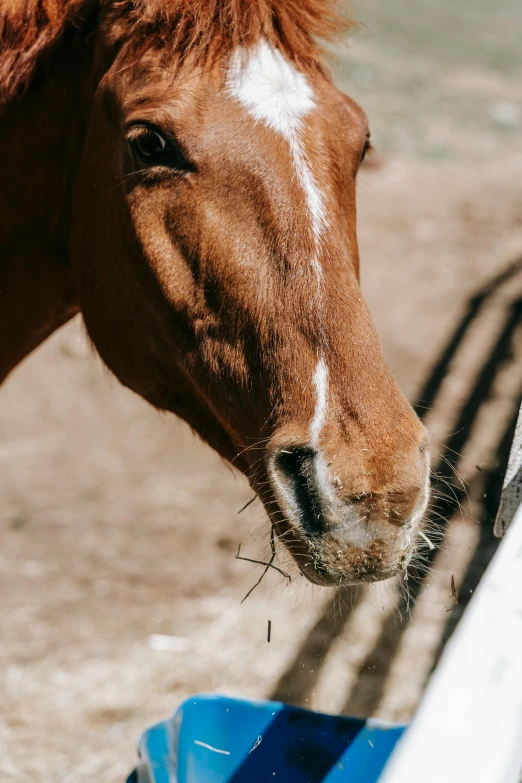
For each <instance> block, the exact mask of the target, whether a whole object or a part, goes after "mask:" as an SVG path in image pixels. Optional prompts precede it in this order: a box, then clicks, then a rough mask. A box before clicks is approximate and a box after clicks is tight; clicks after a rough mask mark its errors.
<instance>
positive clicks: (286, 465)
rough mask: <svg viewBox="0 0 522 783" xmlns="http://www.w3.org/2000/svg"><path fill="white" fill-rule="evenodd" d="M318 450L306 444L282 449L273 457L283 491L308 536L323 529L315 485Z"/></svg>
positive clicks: (319, 501)
mask: <svg viewBox="0 0 522 783" xmlns="http://www.w3.org/2000/svg"><path fill="white" fill-rule="evenodd" d="M316 458H317V452H316V451H315V449H311V448H309V447H306V446H295V447H292V448H289V449H281V450H280V451H278V452H277V454H276V455H275V457H274V468H275V471H276V474H277V477H278V478H279V480H280V482H281V483H282V485H283V487H284V493H283V494H285V495H286V494H288V495H290V497H289V500H290V502H291V505H293V506H294V508H296V510H297V516H298V518H299V522H300V524H301V526H302V527H303V529H304V531H305V532H306V533H308V534H309V535H312V536H313V535H320V534H321V533H323V532H324V530H325V522H324V516H323V511H322V502H321V497H320V494H319V489H318V484H317V468H316Z"/></svg>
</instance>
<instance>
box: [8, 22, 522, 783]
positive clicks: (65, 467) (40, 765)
mask: <svg viewBox="0 0 522 783" xmlns="http://www.w3.org/2000/svg"><path fill="white" fill-rule="evenodd" d="M390 24H391V23H390ZM386 40H387V41H388V42H389V40H390V38H389V36H388V38H386ZM373 46H374V44H373V43H370V44H368V43H367V42H366V41H365V40H362V41H361V42H360V43H359V44H357V45H356V46H354V48H353V51H351V52H350V55H349V59H350V62H352V61H353V62H356V61H358V62H359V67H362V66H360V63H361V62H362V61H363V60H364V61H365V62H366V63H368V62H370V60H371V63H373V65H372V68H374V70H375V73H377V76H376V77H375V79H376V83H377V84H378V88H377V87H375V88H374V89H373V92H372V91H370V92H371V94H370V93H369V94H368V95H367V98H368V100H367V103H368V104H369V107H370V111H369V113H370V117H371V118H372V121H373V118H375V120H376V122H375V124H376V127H377V130H376V134H377V136H378V137H379V138H380V139H381V140H382V144H381V145H380V146H381V157H382V162H383V165H382V166H381V167H379V168H368V169H366V170H364V171H363V172H362V173H361V175H360V181H359V237H360V245H361V257H362V265H363V289H364V292H365V296H366V298H367V301H368V303H369V306H370V309H371V311H372V314H373V317H374V319H375V322H376V324H377V327H378V330H379V333H380V335H381V339H382V342H383V346H384V350H385V354H386V356H387V359H388V361H389V363H390V365H391V367H392V369H393V371H394V373H395V375H396V377H397V378H398V380H399V382H400V384H401V385H402V387H403V389H404V390H405V391H406V393H407V394H408V395H409V397H410V399H412V400H416V401H417V402H419V411H420V412H422V413H424V414H425V415H426V422H427V424H428V426H429V428H430V430H431V432H432V436H433V440H434V462H435V468H436V470H437V472H438V473H441V474H442V478H441V481H442V484H441V485H440V486H441V487H443V486H444V485H443V481H444V480H445V478H448V477H449V475H450V474H447V473H446V472H445V471H446V467H445V466H446V463H445V462H444V459H440V458H439V456H438V455H442V457H443V458H444V457H445V458H446V459H448V460H449V461H450V462H452V461H453V462H454V463H455V464H456V467H457V470H458V473H459V475H460V476H462V477H463V478H464V479H465V481H466V482H467V483H466V492H467V495H468V496H469V498H467V497H466V493H464V492H462V491H461V489H460V485H459V480H458V479H457V477H456V476H453V477H452V478H451V482H452V483H453V484H455V487H456V489H455V492H456V493H457V496H458V498H457V499H458V500H461V501H462V503H463V504H464V509H463V510H462V511H459V510H458V508H457V507H456V504H455V503H451V502H449V501H448V499H447V498H444V497H442V498H439V497H438V495H436V497H435V498H434V502H435V503H436V504H437V503H440V504H441V505H440V506H439V507H438V508H439V511H440V513H441V514H442V516H443V517H449V518H450V522H449V524H448V525H447V526H446V528H447V529H446V536H445V541H444V544H443V545H442V546H441V548H440V549H439V550H438V552H437V555H436V558H435V561H434V564H435V568H434V571H433V573H432V574H431V575H430V576H429V578H428V579H427V580H425V581H424V582H423V584H422V587H421V588H419V587H417V586H415V585H410V588H411V592H412V594H413V598H414V599H415V601H414V606H413V607H412V611H411V612H408V610H407V606H406V600H405V598H404V597H403V596H404V586H401V585H396V584H386V583H385V584H383V585H380V586H375V587H371V588H368V589H365V590H363V589H359V590H349V589H346V588H345V589H343V590H340V591H331V590H326V589H320V588H313V587H312V586H310V585H309V584H308V583H306V582H305V581H304V580H303V579H302V578H298V577H297V576H296V574H295V569H293V570H292V573H293V575H294V577H295V578H294V579H293V581H292V583H291V584H290V585H288V584H287V583H286V580H284V579H283V578H282V577H280V576H278V575H277V574H273V575H272V574H269V575H268V576H267V578H266V580H265V581H264V583H263V584H262V585H261V586H260V587H259V588H258V589H257V590H256V591H255V592H254V593H253V594H252V595H251V596H250V597H249V599H248V600H247V601H246V602H245V603H244V604H241V603H240V602H241V599H242V598H243V596H244V595H245V593H246V592H247V590H248V589H249V588H250V587H251V586H252V584H253V583H254V582H255V581H256V579H257V578H258V575H259V569H258V567H256V566H253V565H250V564H248V563H244V562H238V561H237V560H235V558H234V554H235V552H236V551H237V546H238V543H241V544H242V547H243V552H244V553H245V554H247V555H248V556H251V557H254V558H262V557H263V556H264V555H265V554H266V551H267V542H268V525H267V521H266V517H265V515H264V513H263V511H262V509H261V506H260V504H259V503H258V502H257V501H256V502H255V503H253V504H252V505H251V506H250V507H249V508H248V509H246V510H245V511H244V512H243V513H242V514H241V515H238V514H237V512H238V510H239V509H240V508H241V507H242V506H243V505H244V503H245V502H246V501H247V500H248V499H249V498H250V497H251V493H250V491H249V488H248V486H247V484H246V482H245V480H244V479H242V478H241V477H239V476H238V475H237V474H235V473H234V472H232V471H231V469H229V468H228V467H227V466H226V465H225V464H223V463H222V462H221V461H220V460H219V458H217V457H216V456H215V455H214V454H213V453H212V452H211V451H210V450H209V449H208V447H206V446H204V445H203V444H202V443H200V442H199V441H198V440H197V439H196V438H195V437H194V436H193V435H192V434H191V432H190V431H189V430H188V428H187V427H186V426H185V425H184V424H183V423H181V422H179V421H176V420H174V419H173V418H171V417H166V416H163V415H160V414H158V413H157V412H155V411H154V410H153V409H151V408H150V407H148V406H147V405H146V404H145V403H144V402H143V401H142V400H141V399H139V398H138V397H136V396H135V395H133V394H132V393H131V392H129V391H127V390H125V389H123V388H122V387H120V386H119V385H118V384H117V382H116V381H115V380H114V379H113V378H112V377H111V376H110V375H109V373H108V372H107V371H106V370H105V369H104V368H103V366H102V365H101V362H100V360H99V359H98V358H97V357H96V356H95V355H94V354H93V353H92V351H91V349H90V348H89V347H88V344H87V341H86V339H85V336H84V333H83V330H82V325H81V322H80V321H79V320H76V321H74V322H73V323H71V324H69V325H68V326H66V327H65V328H64V329H62V330H61V331H60V332H59V333H58V334H56V335H55V336H54V337H53V338H52V339H50V340H49V341H48V342H47V343H46V344H45V345H44V346H43V347H42V348H41V349H39V350H38V351H37V352H36V353H35V354H34V355H33V356H31V357H29V358H28V359H27V360H26V361H25V362H24V364H23V365H22V366H21V367H20V368H19V369H17V370H16V372H14V373H13V374H12V376H11V377H10V378H9V379H8V381H7V383H6V384H5V386H4V387H3V388H2V390H1V393H0V493H1V499H2V501H1V504H0V526H1V542H2V543H1V549H0V580H1V585H2V588H1V591H0V628H1V640H2V643H1V645H0V683H1V685H0V693H1V694H2V698H1V699H0V773H1V778H2V780H3V781H41V783H47V781H49V783H51V781H56V780H59V781H60V782H61V783H87V781H89V783H91V781H94V780H104V781H106V783H121V782H122V781H123V780H124V779H125V776H126V774H127V773H128V772H129V770H130V769H131V767H132V765H133V763H134V761H135V744H136V740H137V738H138V736H139V734H140V732H141V731H142V730H143V729H144V728H146V727H147V726H148V725H149V724H150V723H152V722H154V721H156V720H159V719H162V718H164V717H165V716H167V715H168V714H169V713H171V712H172V711H173V710H174V709H175V708H176V706H177V705H178V703H179V702H180V701H181V700H182V699H183V698H185V697H186V696H188V695H190V694H192V693H195V692H202V691H219V692H224V693H228V694H232V695H242V696H261V697H270V696H275V697H277V698H283V699H287V700H288V701H291V702H294V703H298V704H304V705H311V706H313V707H314V708H315V709H319V710H324V711H331V712H349V713H353V714H374V715H378V716H381V717H385V718H389V719H392V720H405V719H408V717H409V716H410V715H411V712H412V710H413V709H414V707H415V705H416V703H417V701H418V698H419V696H420V694H421V692H422V687H423V685H424V682H425V680H426V677H427V676H428V674H429V671H430V668H431V666H432V664H433V661H434V659H435V658H436V656H437V655H438V653H439V650H440V640H441V638H443V639H444V638H446V637H447V636H448V634H449V633H450V631H451V628H452V627H453V625H454V623H455V621H456V619H458V615H459V611H460V609H461V608H462V605H463V604H465V602H466V600H467V598H469V594H470V591H472V590H473V585H474V584H475V583H476V580H477V579H478V577H479V576H480V571H481V569H482V568H483V567H484V564H485V561H486V559H487V556H488V554H489V553H490V552H491V551H492V550H493V549H494V546H495V544H494V542H493V541H492V538H491V524H490V523H491V518H492V515H493V514H494V503H495V497H496V495H495V493H496V492H497V490H498V471H499V464H500V463H501V455H502V450H503V444H502V442H501V441H502V437H503V434H504V433H509V428H510V427H511V426H512V418H513V414H514V411H515V409H516V408H517V406H518V403H519V400H520V398H521V396H522V329H521V325H522V323H521V322H522V319H521V317H520V316H521V313H522V310H521V302H522V262H520V261H519V259H521V258H522V177H521V175H520V173H521V171H522V150H521V149H517V146H516V140H515V137H514V136H513V135H510V134H511V130H512V128H511V126H510V127H507V125H506V126H504V125H502V123H500V124H499V127H498V128H497V129H496V130H495V128H494V127H493V126H494V122H493V125H491V127H490V124H489V122H490V117H489V115H488V119H487V121H485V123H484V125H483V126H481V127H480V128H479V130H478V131H477V133H476V134H475V136H473V134H472V133H471V131H470V130H469V129H467V128H466V127H465V126H464V125H461V126H460V131H461V132H460V134H459V136H458V143H457V142H455V143H453V141H451V138H452V137H451V135H448V134H447V132H446V131H444V133H441V134H440V136H439V140H440V139H442V142H441V146H440V147H439V152H440V149H441V148H443V150H444V149H446V152H444V154H439V153H437V156H436V160H434V159H433V156H432V155H431V153H429V152H426V149H424V148H423V147H422V144H423V143H424V141H425V139H426V134H425V133H424V131H423V129H422V128H421V127H419V126H416V127H415V129H414V131H412V133H411V134H410V135H409V136H408V135H407V134H406V135H405V138H406V141H405V143H404V147H403V148H401V149H398V148H397V138H399V136H400V134H399V131H398V130H397V127H398V126H397V123H395V124H394V123H393V122H392V118H390V116H389V115H386V116H384V115H381V114H379V110H378V106H379V102H378V95H379V94H380V95H381V98H382V99H383V101H384V98H385V97H386V95H387V93H386V89H385V87H382V86H379V85H380V84H381V82H380V81H379V79H381V75H382V74H388V75H387V78H391V76H390V74H389V73H388V69H387V63H388V60H387V56H385V55H386V52H385V50H384V49H381V50H380V52H381V53H380V55H379V54H378V51H377V49H375V48H372V47H373ZM358 52H359V55H360V56H359V60H357V54H358ZM343 56H344V55H343ZM408 56H409V55H408ZM412 56H413V55H412ZM415 57H416V58H417V60H418V59H419V55H418V54H417V53H415ZM350 62H348V60H346V61H343V63H342V68H343V70H342V72H340V75H339V80H340V82H341V83H342V84H343V87H344V88H345V89H346V90H347V91H349V92H352V93H353V92H354V90H350V88H349V82H350V79H351V76H350V68H351V65H350ZM399 65H400V63H398V62H397V61H393V63H392V66H393V67H391V66H390V68H391V71H393V68H399ZM354 67H355V66H354ZM425 68H427V65H426V64H425ZM448 69H449V66H448ZM455 69H456V70H455ZM450 71H451V73H450ZM457 71H459V73H461V77H459V78H461V81H459V80H458V79H457V76H456V72H457ZM462 72H463V71H462V66H461V64H460V63H459V64H457V65H456V66H455V67H454V68H453V66H452V69H449V70H448V73H450V75H449V76H448V74H445V75H444V79H446V80H448V79H450V76H451V79H450V81H451V85H452V86H451V90H449V92H451V91H453V92H451V94H452V95H453V96H454V100H455V105H457V104H458V105H459V106H460V103H459V101H458V90H461V91H464V92H468V91H469V90H468V87H469V79H468V82H466V81H465V80H464V81H462V78H463V77H462ZM423 73H424V71H423ZM469 73H470V71H468V77H469ZM379 74H380V75H379ZM392 75H393V74H392ZM438 76H439V78H440V79H442V76H440V74H439V75H438ZM361 78H362V77H361ZM401 78H402V83H403V82H404V76H403V77H401ZM426 78H427V77H426ZM473 78H474V79H475V80H479V82H480V79H481V78H482V85H483V94H482V95H481V100H483V99H484V94H486V93H487V94H489V93H488V90H490V91H491V94H490V96H489V98H488V100H489V101H490V103H489V104H488V105H497V104H498V103H499V102H500V103H501V104H502V105H504V114H503V115H502V112H501V111H500V109H498V105H497V110H498V111H499V114H498V116H501V117H504V119H506V117H507V118H508V120H509V121H510V122H512V121H514V119H515V118H516V108H517V106H522V93H521V92H520V89H519V87H517V86H516V85H517V84H518V85H519V84H520V83H522V82H520V80H518V82H517V79H515V78H514V77H513V75H512V73H511V72H509V73H508V71H507V66H506V69H504V71H502V70H501V69H500V70H499V71H498V72H497V71H495V72H494V69H493V70H492V69H489V70H488V71H487V72H486V69H485V68H484V69H483V70H482V71H480V70H477V68H476V67H475V66H473ZM397 79H399V77H398V76H397ZM440 83H441V82H440V81H439V82H437V84H438V87H437V89H442V88H441V87H440ZM445 83H448V82H445ZM455 85H457V87H455ZM459 85H460V86H459ZM462 85H464V86H462ZM448 89H449V88H448ZM404 90H405V91H404V92H403V93H402V94H403V97H402V98H401V100H403V101H406V97H404V95H405V94H406V93H407V89H406V88H404ZM455 90H456V92H455ZM517 90H518V92H517ZM355 91H356V92H357V96H356V97H357V98H358V100H360V101H361V103H363V105H365V101H364V96H362V95H361V92H364V85H363V86H362V87H361V85H360V84H359V86H357V88H356V90H355ZM448 94H449V93H448ZM455 96H457V97H455ZM412 100H415V96H413V98H412ZM484 100H485V99H484ZM502 102H503V103H502ZM404 106H405V108H404V111H401V112H400V116H401V122H403V118H404V113H405V112H407V111H409V110H410V109H411V106H410V105H409V104H408V106H410V108H408V106H406V104H404ZM506 106H511V107H512V108H511V114H510V113H509V111H508V110H507V109H506ZM513 107H514V108H513ZM366 108H368V106H366ZM430 110H432V112H433V113H434V112H435V108H433V107H432V109H430ZM456 111H457V110H455V112H456ZM520 111H521V115H522V109H521V110H520ZM455 112H453V113H451V112H450V114H451V116H449V115H448V117H449V118H446V119H445V120H444V121H442V120H441V123H440V125H441V127H442V126H445V127H446V128H448V127H450V125H451V124H452V123H453V125H454V126H455V127H458V126H459V118H458V116H457V114H456V113H455ZM510 118H511V119H510ZM388 120H389V121H390V124H391V128H392V130H391V131H390V134H389V135H388V136H387V135H386V130H385V126H386V123H387V122H388ZM446 120H447V121H446ZM486 126H487V127H486ZM466 133H468V135H469V138H470V148H469V150H467V151H466V152H463V151H462V146H463V145H464V148H466V145H465V135H466ZM518 133H520V128H519V129H518ZM394 134H395V135H394ZM518 138H519V136H518ZM416 139H417V140H419V139H420V140H424V141H423V142H422V144H421V142H418V143H417V141H416ZM410 142H411V143H410ZM419 145H420V146H419ZM445 145H446V146H445ZM481 145H482V146H481ZM484 145H485V147H487V149H488V150H489V151H490V152H489V153H488V154H487V155H484V154H483V147H484ZM446 153H447V154H446ZM517 262H518V265H517ZM502 273H505V274H504V275H503V276H501V277H500V278H498V279H496V276H498V275H501V274H502ZM491 281H493V282H492V284H491V285H490V286H489V288H488V287H487V286H488V284H489V283H490V282H491ZM477 292H478V293H482V297H481V298H479V299H476V300H475V301H474V302H473V301H471V300H472V298H473V296H474V295H475V294H476V293H477ZM466 314H467V315H468V316H469V317H468V319H467V321H466V320H465V316H466ZM463 319H464V320H463ZM466 324H467V326H466ZM459 327H460V333H459V334H460V335H461V337H462V339H461V340H460V342H459V343H458V345H455V346H454V348H455V349H454V350H453V349H452V347H451V345H450V342H451V338H452V336H454V335H455V334H456V332H457V331H458V329H459ZM437 366H438V367H439V369H440V383H439V382H438V381H437V378H436V377H435V375H434V374H433V370H434V368H437ZM430 378H431V383H430V384H428V385H426V383H425V382H426V379H430ZM419 398H420V399H419ZM506 437H507V435H506ZM455 452H458V455H459V456H458V457H457V455H456V454H455ZM437 491H438V490H437ZM450 491H451V490H450ZM484 496H485V497H484ZM436 513H437V509H435V511H434V520H435V517H436ZM438 521H440V520H438ZM280 558H281V563H283V564H284V567H288V568H291V564H290V563H289V561H288V558H287V557H285V555H284V552H282V551H281V553H280ZM452 575H453V576H454V578H455V581H456V583H457V586H458V588H459V591H460V594H461V601H460V604H459V606H457V607H453V604H454V601H453V599H452V597H451V591H450V580H451V576H452ZM452 607H453V609H452ZM268 619H270V620H271V621H272V641H271V643H270V644H268V643H267V642H266V632H267V621H268Z"/></svg>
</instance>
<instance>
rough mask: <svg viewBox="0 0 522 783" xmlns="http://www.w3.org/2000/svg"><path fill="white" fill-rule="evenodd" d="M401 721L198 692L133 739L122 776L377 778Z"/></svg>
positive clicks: (153, 782)
mask: <svg viewBox="0 0 522 783" xmlns="http://www.w3.org/2000/svg"><path fill="white" fill-rule="evenodd" d="M404 729H405V726H398V725H390V724H386V723H382V722H380V721H376V720H374V719H368V720H363V719H361V718H349V717H345V716H337V715H321V714H319V713H316V712H311V711H309V710H303V709H299V708H298V707H289V706H287V705H286V704H281V703H280V702H273V701H250V700H248V701H247V700H240V699H229V698H226V697H223V696H215V695H208V696H207V695H202V696H194V697H192V698H190V699H187V701H185V702H184V703H183V704H182V705H181V706H180V707H179V709H178V710H177V712H176V713H175V714H174V716H173V717H172V718H170V720H167V721H164V722H163V723H158V724H157V725H156V726H152V727H151V728H150V729H148V730H147V731H146V732H145V733H144V734H143V736H142V737H141V739H140V742H139V745H138V752H139V755H140V762H139V764H138V766H137V767H136V769H135V770H134V772H133V773H132V774H131V775H130V776H129V778H128V781H127V783H270V782H271V781H274V783H377V781H378V780H379V777H380V775H381V773H382V771H383V769H384V767H385V765H386V762H387V760H388V758H389V756H390V754H391V753H392V751H393V749H394V747H395V745H396V743H397V741H398V739H399V738H400V737H401V735H402V733H403V732H404Z"/></svg>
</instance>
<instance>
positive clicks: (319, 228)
mask: <svg viewBox="0 0 522 783" xmlns="http://www.w3.org/2000/svg"><path fill="white" fill-rule="evenodd" d="M227 87H228V90H229V92H230V94H231V95H232V96H233V97H234V98H235V99H236V100H237V101H239V103H241V104H242V105H243V106H244V107H245V108H246V109H247V111H248V113H249V114H250V115H251V116H252V117H253V118H254V119H255V120H256V122H263V123H264V124H265V125H267V126H268V127H269V128H271V129H272V130H274V131H276V132H277V133H280V134H281V135H282V136H283V137H284V138H285V139H286V140H287V142H288V145H289V147H290V152H291V154H292V160H293V163H294V167H295V171H296V174H297V179H298V181H299V184H300V185H301V187H302V189H303V191H304V193H305V197H306V203H307V205H308V209H309V212H310V216H311V218H312V231H313V236H314V241H315V244H316V252H315V254H314V257H313V259H312V265H313V267H314V271H315V273H316V275H317V277H318V279H320V276H321V267H320V264H319V261H318V259H317V256H318V244H319V241H320V239H321V237H322V235H323V233H324V231H325V229H326V227H327V221H326V209H325V205H324V199H323V195H322V193H321V191H320V190H319V188H318V187H317V183H316V181H315V179H314V175H313V174H312V171H311V169H310V164H309V162H308V159H307V156H306V153H305V152H304V151H303V149H302V143H301V137H300V133H301V130H302V128H303V125H304V122H303V121H304V117H305V115H306V114H308V112H309V111H312V109H314V108H315V105H316V104H315V100H314V93H313V90H312V88H311V87H310V85H309V84H308V81H307V79H306V77H305V75H304V74H303V73H301V72H300V71H298V70H297V69H296V68H294V66H293V65H292V64H291V63H290V62H288V60H286V59H285V58H284V57H283V55H282V54H281V52H279V51H278V50H277V49H273V48H272V47H270V46H269V45H268V43H267V42H266V41H260V42H259V44H257V46H255V47H254V48H253V49H251V50H245V49H237V50H236V52H235V54H234V56H233V58H232V61H231V63H230V67H229V71H228V78H227Z"/></svg>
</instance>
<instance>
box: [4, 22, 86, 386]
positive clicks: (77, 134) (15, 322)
mask: <svg viewBox="0 0 522 783" xmlns="http://www.w3.org/2000/svg"><path fill="white" fill-rule="evenodd" d="M93 47H94V43H91V44H89V43H88V42H87V40H86V39H85V38H83V37H80V36H74V35H73V36H70V37H69V36H66V37H65V39H64V40H63V41H62V43H61V44H60V45H59V46H58V48H57V49H56V51H55V52H54V53H53V55H52V56H51V58H50V59H49V60H48V61H47V62H45V64H42V66H41V68H40V69H39V71H38V73H37V75H36V77H35V79H34V80H33V82H32V84H31V85H30V86H29V88H28V89H27V90H26V92H25V93H24V94H23V95H22V97H17V98H14V99H13V100H11V101H10V102H9V103H8V104H7V105H5V106H4V107H2V108H0V214H2V220H1V221H0V290H1V291H2V294H3V296H2V300H3V304H2V307H1V308H0V381H1V380H3V378H4V377H5V376H6V375H7V374H8V372H10V370H11V369H13V367H15V366H16V364H18V362H20V361H21V360H22V359H23V358H24V357H25V356H26V355H27V354H28V353H29V352H30V351H32V350H33V349H34V348H36V347H37V346H38V345H39V344H40V343H41V342H42V341H43V340H44V339H46V337H48V336H49V335H50V334H51V333H52V332H53V331H55V329H57V328H58V327H59V326H61V325H62V324H63V323H65V322H66V321H67V320H68V319H69V318H71V317H72V316H73V315H74V314H75V313H76V312H77V310H78V307H77V304H76V297H75V293H74V288H73V285H72V281H71V278H70V273H69V249H68V244H69V231H70V206H71V188H72V183H73V180H74V174H75V166H76V164H77V162H78V160H79V158H80V155H81V150H82V144H83V139H84V135H85V133H86V129H87V126H88V120H89V112H90V105H91V103H92V96H93V94H94V90H95V88H96V80H95V79H94V78H93V77H92V71H93V68H92V63H93V56H94V55H93Z"/></svg>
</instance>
